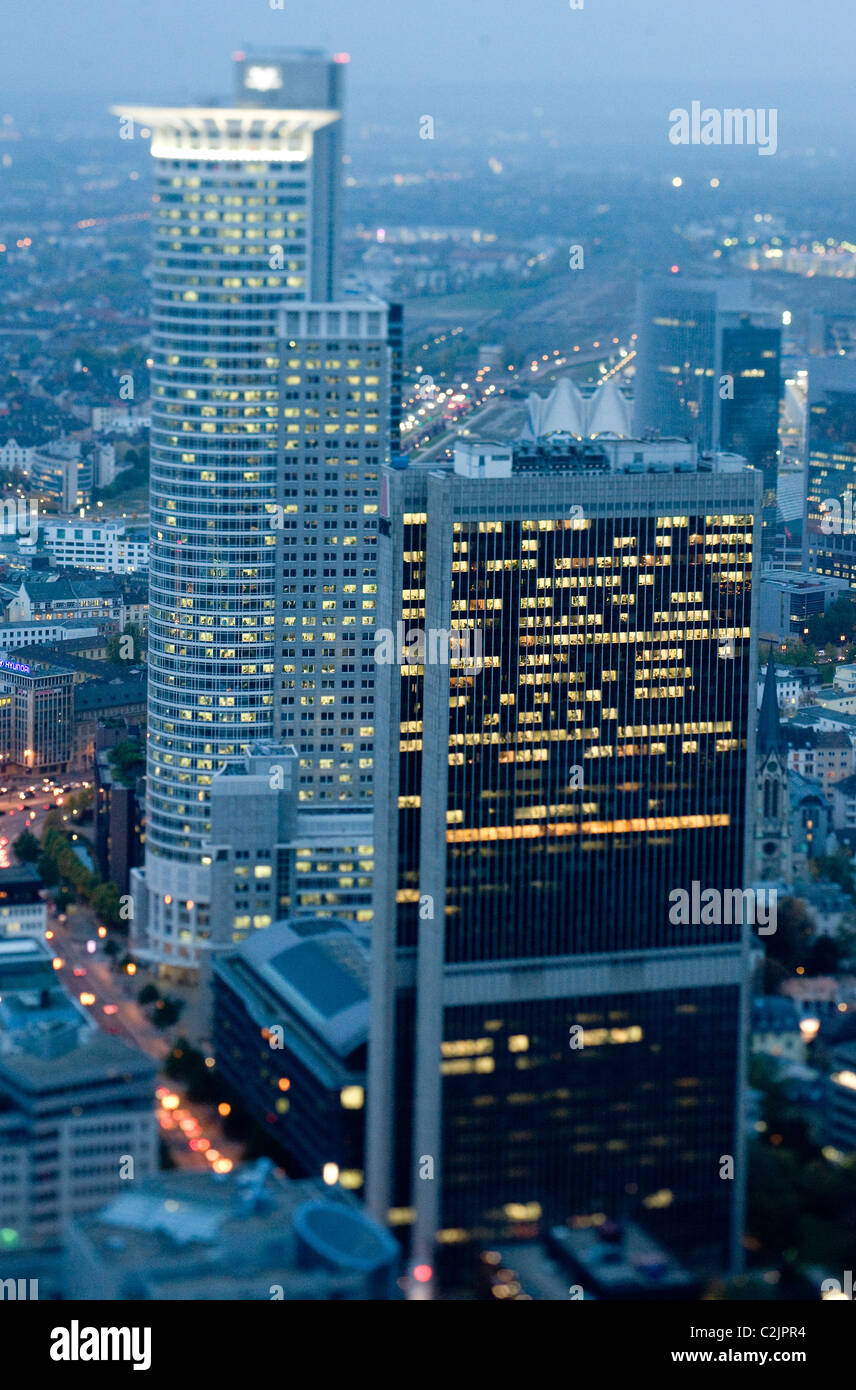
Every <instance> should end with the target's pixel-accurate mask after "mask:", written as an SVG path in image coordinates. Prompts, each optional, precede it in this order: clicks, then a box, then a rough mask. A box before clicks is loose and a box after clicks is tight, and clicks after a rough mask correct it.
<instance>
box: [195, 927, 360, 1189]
mask: <svg viewBox="0 0 856 1390" xmlns="http://www.w3.org/2000/svg"><path fill="white" fill-rule="evenodd" d="M213 991H214V1008H213V1022H212V1039H213V1043H214V1055H215V1057H216V1059H217V1073H218V1075H219V1076H220V1077H221V1078H222V1080H223V1081H224V1082H225V1083H226V1084H227V1085H228V1086H230V1087H231V1089H232V1091H233V1092H234V1094H235V1095H236V1096H238V1097H239V1098H240V1101H241V1104H242V1105H243V1106H244V1107H245V1108H246V1109H247V1110H249V1112H250V1114H251V1115H252V1117H253V1119H254V1120H255V1121H256V1123H257V1124H258V1125H259V1126H260V1128H261V1129H263V1130H265V1131H267V1133H268V1134H270V1135H271V1137H272V1138H274V1139H275V1140H276V1141H277V1143H278V1144H279V1145H280V1146H281V1148H282V1149H283V1151H284V1153H286V1154H287V1155H288V1156H289V1158H290V1159H291V1160H292V1162H293V1163H295V1164H297V1165H298V1167H299V1169H300V1171H301V1172H302V1173H304V1174H305V1175H307V1176H309V1177H318V1176H320V1175H321V1174H322V1173H323V1172H324V1169H325V1167H326V1166H327V1165H328V1164H331V1163H332V1164H334V1165H335V1167H336V1170H337V1172H338V1180H339V1182H340V1183H341V1184H342V1186H343V1187H347V1188H353V1189H360V1188H362V1186H363V1145H364V1103H365V1085H366V1054H367V1042H368V1019H369V993H368V950H367V949H366V947H365V946H364V945H363V944H362V943H361V942H360V941H358V940H357V939H356V937H355V936H354V935H353V933H352V932H351V931H349V930H348V927H347V926H346V925H345V923H343V922H336V921H331V920H329V919H327V918H318V919H315V920H312V919H308V918H300V919H294V920H292V921H291V922H280V923H277V925H276V926H273V927H269V928H268V929H267V930H266V931H263V932H256V934H255V935H254V936H252V937H250V939H249V940H248V941H245V942H244V944H243V946H240V947H239V948H238V949H237V950H236V951H233V952H231V953H229V954H228V955H224V956H219V957H218V958H217V959H216V960H215V962H214V980H213Z"/></svg>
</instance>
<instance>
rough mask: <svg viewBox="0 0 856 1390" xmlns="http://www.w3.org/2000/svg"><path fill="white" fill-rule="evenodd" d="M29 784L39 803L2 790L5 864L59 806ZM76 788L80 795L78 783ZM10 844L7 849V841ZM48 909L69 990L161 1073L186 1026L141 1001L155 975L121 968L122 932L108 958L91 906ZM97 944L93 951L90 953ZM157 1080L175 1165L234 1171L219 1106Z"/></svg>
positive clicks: (0, 861)
mask: <svg viewBox="0 0 856 1390" xmlns="http://www.w3.org/2000/svg"><path fill="white" fill-rule="evenodd" d="M11 785H12V784H11V782H8V781H2V780H0V787H11ZM27 785H36V786H38V788H39V790H38V793H37V797H36V799H35V800H33V801H24V802H22V801H20V800H19V798H18V791H17V790H16V791H15V792H9V793H7V794H5V795H3V794H2V793H0V810H2V811H4V812H5V813H6V815H5V817H3V818H2V819H0V867H5V866H6V865H9V864H14V863H15V862H16V861H15V855H14V852H13V850H12V841H13V840H14V839H15V838H16V837H17V836H18V835H19V834H20V833H21V832H22V831H23V830H24V829H30V830H31V831H32V833H33V834H35V835H36V836H37V837H40V835H41V829H42V825H43V823H44V820H45V817H46V816H47V814H48V811H47V810H46V809H45V805H46V803H48V804H49V806H50V807H53V805H54V804H55V797H54V796H50V797H48V796H47V795H46V794H44V793H42V791H41V783H40V782H38V783H35V784H33V783H30V784H27ZM65 785H70V784H69V783H66V784H65ZM19 789H20V788H19ZM73 790H75V791H76V790H79V784H78V785H76V786H74V788H73ZM31 817H32V819H31ZM84 829H86V830H89V831H91V822H90V823H89V825H88V826H81V828H80V831H79V832H76V833H79V834H80V838H81V840H82V841H83V842H84V843H85V837H84V835H83V834H82V831H83V830H84ZM4 839H5V840H6V841H7V843H6V844H3V843H2V841H3V840H4ZM47 909H48V923H47V932H48V944H49V946H50V948H51V950H52V951H53V952H54V960H55V963H56V962H61V964H57V965H56V968H57V971H58V974H59V976H60V979H61V980H62V983H63V986H64V987H65V989H66V990H67V992H68V993H69V994H70V995H71V996H72V997H74V998H76V999H78V1000H79V1001H80V1003H81V1004H83V1005H84V1007H86V1008H88V1009H89V1010H90V1012H91V1014H92V1017H93V1019H94V1021H95V1022H96V1023H97V1024H98V1026H99V1028H102V1029H104V1030H105V1031H106V1032H108V1033H111V1034H113V1035H114V1036H115V1037H118V1038H121V1039H122V1041H123V1042H125V1043H127V1044H128V1045H129V1046H130V1047H134V1048H136V1049H137V1050H138V1051H140V1052H144V1053H145V1054H146V1055H147V1056H148V1057H151V1058H152V1059H153V1060H154V1061H155V1062H156V1063H157V1064H158V1068H159V1069H160V1068H161V1067H162V1065H163V1062H164V1060H165V1058H166V1057H167V1056H168V1054H169V1053H170V1052H171V1050H172V1048H173V1046H174V1043H175V1039H176V1038H177V1037H178V1036H180V1035H181V1034H182V1032H183V1028H182V1021H181V1020H179V1022H178V1023H177V1024H174V1025H172V1026H171V1027H169V1028H163V1029H161V1028H157V1027H156V1026H155V1024H154V1023H153V1022H152V1020H151V1018H150V1017H149V1010H150V1008H151V1006H149V1008H148V1009H147V1008H144V1007H143V1006H142V1005H141V1004H139V1003H138V1002H137V996H138V994H139V992H140V990H141V988H142V987H143V985H144V984H146V983H148V982H151V983H153V984H155V985H157V980H156V979H155V977H154V976H151V975H149V974H147V973H146V972H145V970H144V969H143V968H142V967H141V966H137V967H136V968H135V970H134V973H133V974H131V975H129V974H127V973H126V971H125V970H120V969H119V966H118V962H119V961H120V960H121V959H122V958H123V957H124V956H125V955H126V954H127V946H126V943H125V942H124V941H123V939H122V938H121V937H119V936H118V934H114V940H115V941H116V943H117V945H118V946H119V952H118V954H117V955H115V956H113V957H112V958H111V957H110V956H108V955H106V954H105V951H104V946H105V942H106V939H107V938H101V937H99V935H98V927H99V925H100V924H99V922H98V920H97V918H96V915H95V913H94V912H93V910H92V908H91V907H90V906H89V904H88V903H86V902H79V903H71V904H69V907H68V911H67V912H66V913H64V914H59V913H57V911H56V907H55V906H54V903H53V900H52V898H50V897H49V898H48V903H47ZM92 945H94V947H95V949H94V950H90V949H89V947H90V946H92ZM158 1081H159V1084H158V1086H157V1091H156V1097H157V1101H158V1104H157V1108H156V1113H157V1118H158V1124H159V1125H160V1130H161V1136H162V1138H163V1140H164V1142H165V1143H166V1145H167V1147H168V1149H169V1152H170V1155H171V1158H172V1161H173V1162H174V1163H175V1165H176V1166H177V1167H179V1168H195V1169H197V1170H201V1169H205V1168H208V1167H212V1168H215V1171H218V1172H228V1171H229V1170H230V1169H231V1167H232V1166H233V1164H235V1163H238V1162H240V1160H241V1157H242V1146H241V1145H240V1144H236V1143H235V1142H234V1141H232V1140H229V1139H227V1138H226V1137H225V1136H224V1134H223V1130H222V1122H221V1117H220V1115H218V1113H217V1109H216V1107H215V1106H213V1105H205V1104H201V1103H199V1102H195V1101H194V1102H190V1101H188V1100H187V1098H186V1096H185V1095H184V1093H183V1090H182V1088H181V1086H180V1084H178V1083H175V1082H174V1081H172V1080H171V1079H169V1078H167V1077H165V1076H162V1075H161V1076H160V1077H159V1079H158ZM164 1102H165V1103H164Z"/></svg>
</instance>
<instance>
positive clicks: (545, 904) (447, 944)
mask: <svg viewBox="0 0 856 1390" xmlns="http://www.w3.org/2000/svg"><path fill="white" fill-rule="evenodd" d="M383 497H384V499H385V500H382V505H381V535H380V541H379V547H380V550H379V575H378V585H379V604H380V618H379V621H380V622H381V624H382V625H383V626H387V627H390V628H394V627H395V624H396V623H398V622H401V623H402V624H403V625H404V626H405V628H407V629H410V630H413V629H423V628H424V630H425V632H426V633H427V635H428V638H429V639H430V636H431V634H432V633H436V632H439V631H442V630H446V631H451V632H458V633H461V634H463V636H462V637H461V639H460V641H459V642H458V643H457V644H453V654H452V656H451V658H450V660H449V661H448V662H445V663H444V662H442V661H437V662H434V663H431V661H430V660H429V659H428V657H427V655H426V657H425V660H424V661H423V662H421V664H417V661H416V660H414V658H413V655H412V653H411V654H410V655H408V654H407V653H405V655H404V657H403V659H402V660H401V661H400V663H399V664H398V665H396V666H395V667H391V666H382V667H380V668H379V676H380V689H379V696H378V709H379V711H381V712H382V713H381V718H382V719H384V718H387V717H388V720H389V724H388V727H386V726H383V727H382V728H380V729H379V747H378V772H377V779H376V839H377V841H378V843H383V844H385V846H386V854H385V855H384V856H383V858H382V860H381V859H379V862H378V867H377V871H376V896H375V934H374V938H373V960H372V971H373V995H372V1038H371V1047H370V1073H369V1097H368V1099H369V1111H368V1121H369V1134H368V1152H367V1176H368V1189H369V1197H370V1200H371V1202H372V1204H373V1208H374V1210H375V1212H376V1214H379V1215H382V1216H383V1217H384V1218H385V1219H390V1220H391V1221H392V1223H393V1224H398V1225H401V1226H403V1227H405V1228H406V1227H408V1226H411V1225H412V1226H413V1227H414V1231H413V1241H412V1252H413V1259H414V1261H415V1262H417V1263H425V1264H428V1265H430V1266H432V1267H435V1261H436V1248H435V1247H436V1246H437V1245H439V1246H440V1247H441V1249H444V1248H445V1249H447V1250H448V1249H451V1250H453V1251H455V1252H457V1255H458V1258H461V1254H462V1252H465V1251H466V1250H467V1248H470V1249H471V1248H472V1247H473V1245H477V1244H478V1243H479V1242H482V1241H501V1240H505V1239H507V1238H510V1237H514V1236H517V1237H521V1236H524V1237H530V1238H531V1237H532V1236H534V1235H539V1234H543V1233H544V1231H545V1230H546V1229H547V1227H548V1226H549V1225H550V1224H552V1223H553V1222H565V1221H570V1222H571V1223H576V1224H578V1225H580V1224H585V1223H591V1224H596V1223H597V1222H598V1221H602V1220H606V1219H607V1218H609V1219H614V1218H622V1219H628V1218H632V1219H633V1220H636V1221H639V1222H640V1223H641V1224H643V1225H646V1226H647V1227H649V1228H650V1229H652V1230H653V1231H654V1232H655V1233H656V1234H658V1235H660V1236H661V1237H662V1238H663V1239H664V1240H665V1241H666V1242H667V1243H668V1244H669V1245H670V1246H671V1247H672V1248H673V1249H676V1250H678V1251H679V1252H680V1253H682V1254H683V1255H684V1256H686V1257H687V1258H692V1259H693V1260H695V1261H698V1262H699V1263H700V1264H703V1265H704V1266H706V1267H707V1268H720V1269H721V1268H724V1267H726V1266H728V1265H729V1264H730V1263H734V1262H736V1261H737V1260H738V1251H739V1238H738V1232H739V1228H740V1223H741V1219H742V1215H741V1213H742V1185H743V1181H744V1179H745V1172H744V1171H743V1168H742V1166H741V1165H742V1160H741V1158H740V1155H741V1152H742V1138H741V1123H740V1106H741V1095H742V1083H741V1074H742V1052H743V1047H744V1024H743V1019H744V1010H745V994H744V991H745V986H746V974H747V956H746V952H747V942H748V936H747V929H746V928H744V927H743V926H741V924H740V923H739V922H735V923H730V922H728V923H726V922H724V921H722V920H721V919H720V920H710V921H708V920H707V919H706V918H703V919H698V920H695V921H692V922H686V923H683V922H675V921H673V920H672V914H671V913H670V902H672V901H673V899H672V898H671V897H670V895H671V894H672V893H673V892H674V890H676V889H684V890H685V891H686V892H687V893H688V894H691V893H692V891H693V884H694V883H695V884H700V885H701V886H702V887H704V888H714V889H717V890H719V891H724V890H726V889H729V888H732V889H733V888H738V887H740V886H741V885H742V884H743V882H744V872H745V868H746V865H747V863H748V860H747V854H748V840H747V832H748V830H749V827H750V825H751V821H750V818H749V817H748V815H747V801H748V797H749V795H750V779H749V778H748V777H747V768H748V767H751V766H752V746H753V739H754V734H753V728H752V715H751V709H752V707H753V701H752V699H751V692H752V691H753V690H754V674H753V668H754V664H755V651H754V646H753V639H752V612H753V605H754V604H755V603H756V598H755V596H754V594H753V586H752V565H753V546H754V540H755V532H756V525H757V522H756V518H757V514H758V504H759V500H760V478H759V477H758V475H757V474H755V473H753V472H751V471H749V470H745V469H743V470H740V471H738V472H734V473H727V474H717V473H710V474H704V473H701V472H692V473H688V472H681V473H658V474H657V475H656V476H653V477H652V476H633V475H630V474H626V473H617V472H616V473H611V474H608V475H606V476H599V477H587V476H581V475H575V474H573V473H572V472H569V473H568V474H567V475H566V476H561V475H557V474H556V473H555V472H553V473H551V474H547V473H544V474H542V475H541V476H538V474H537V473H534V474H533V473H532V472H529V473H527V474H526V475H525V476H515V475H514V473H513V472H512V473H511V474H510V475H509V476H507V477H502V478H492V477H480V478H472V477H462V476H459V475H458V474H446V475H444V474H442V473H440V472H435V473H430V474H426V473H422V474H419V473H416V471H415V470H410V472H409V473H406V474H402V475H395V474H391V475H389V476H388V477H385V479H384V483H383ZM476 634H479V640H478V641H476ZM461 647H463V654H459V653H460V649H461ZM426 650H430V647H429V648H428V649H426ZM467 652H469V653H476V655H472V654H470V655H467ZM575 1028H576V1029H579V1030H580V1032H579V1033H574V1032H573V1030H574V1029H575ZM580 1037H582V1045H581V1046H580V1047H579V1048H577V1047H576V1046H575V1045H572V1039H574V1038H576V1039H577V1040H578V1039H579V1038H580ZM723 1154H732V1155H734V1156H735V1158H736V1162H737V1177H736V1179H735V1180H734V1181H732V1182H724V1181H722V1180H721V1179H720V1177H719V1168H718V1161H719V1158H720V1156H721V1155H723ZM428 1159H430V1160H431V1161H432V1163H431V1165H429V1164H427V1163H426V1160H428ZM429 1169H432V1171H433V1173H434V1177H433V1179H431V1178H426V1177H425V1176H424V1174H425V1172H427V1171H428V1170H429ZM390 1212H391V1213H392V1215H391V1216H390Z"/></svg>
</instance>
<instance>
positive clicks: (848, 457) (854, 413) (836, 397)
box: [803, 357, 856, 588]
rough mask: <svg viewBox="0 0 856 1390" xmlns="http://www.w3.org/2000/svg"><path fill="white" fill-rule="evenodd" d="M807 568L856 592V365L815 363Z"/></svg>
mask: <svg viewBox="0 0 856 1390" xmlns="http://www.w3.org/2000/svg"><path fill="white" fill-rule="evenodd" d="M807 407H808V412H807V413H808V418H807V429H806V433H807V455H808V473H807V478H806V520H805V526H804V527H803V565H804V567H805V568H806V569H808V570H811V571H812V573H814V574H825V575H829V576H831V577H832V578H833V579H843V580H845V581H846V582H847V584H848V585H849V586H850V587H851V588H853V587H856V512H854V504H856V362H854V361H853V360H852V359H851V358H844V357H832V358H822V359H820V360H815V359H814V358H812V359H811V360H810V366H809V376H808V401H807Z"/></svg>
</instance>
